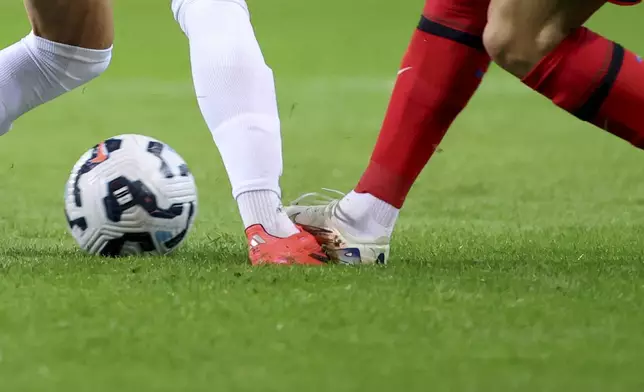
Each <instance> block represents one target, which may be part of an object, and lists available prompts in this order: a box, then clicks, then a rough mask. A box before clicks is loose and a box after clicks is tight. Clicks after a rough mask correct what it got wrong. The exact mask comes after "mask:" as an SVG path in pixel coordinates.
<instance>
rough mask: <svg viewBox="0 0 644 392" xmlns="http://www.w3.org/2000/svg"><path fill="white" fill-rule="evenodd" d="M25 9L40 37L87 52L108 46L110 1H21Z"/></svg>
mask: <svg viewBox="0 0 644 392" xmlns="http://www.w3.org/2000/svg"><path fill="white" fill-rule="evenodd" d="M25 8H26V9H27V13H28V15H29V20H30V21H31V25H32V27H33V30H34V33H35V34H36V35H38V36H40V37H43V38H46V39H48V40H51V41H55V42H60V43H64V44H68V45H73V46H80V47H84V48H90V49H106V48H109V47H110V46H112V42H113V40H114V22H113V15H112V0H25Z"/></svg>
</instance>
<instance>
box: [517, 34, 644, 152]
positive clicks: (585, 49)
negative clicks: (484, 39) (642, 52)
mask: <svg viewBox="0 0 644 392" xmlns="http://www.w3.org/2000/svg"><path fill="white" fill-rule="evenodd" d="M523 82H524V83H525V84H526V85H528V86H530V87H531V88H532V89H534V90H536V91H538V92H539V93H541V94H543V95H545V96H546V97H548V98H550V99H551V100H552V101H553V102H554V103H555V104H556V105H557V106H559V107H561V108H563V109H565V110H567V111H568V112H570V113H572V114H573V115H575V116H577V117H578V118H580V119H581V120H584V121H588V122H591V123H593V124H595V125H597V126H598V127H600V128H602V129H605V130H607V131H608V132H610V133H612V134H614V135H616V136H618V137H620V138H622V139H624V140H627V141H629V142H631V143H632V144H634V145H635V146H637V147H640V148H644V115H642V113H641V112H640V111H641V110H642V108H643V107H644V64H642V59H641V58H640V57H638V56H636V55H635V54H633V53H631V52H629V51H627V50H624V48H622V47H621V46H620V45H618V44H616V43H614V42H612V41H609V40H607V39H606V38H604V37H602V36H600V35H598V34H595V33H594V32H592V31H590V30H588V29H586V28H583V27H582V28H579V29H577V30H575V31H574V32H573V33H572V34H571V35H570V36H568V38H566V40H564V42H562V43H561V44H560V45H559V47H557V49H555V50H554V51H553V52H552V53H550V54H549V55H548V56H546V57H545V58H544V59H543V60H541V62H540V63H539V64H537V66H536V67H535V68H534V69H533V70H532V71H531V72H530V74H529V75H528V76H526V77H525V78H524V80H523Z"/></svg>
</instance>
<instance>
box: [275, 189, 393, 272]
mask: <svg viewBox="0 0 644 392" xmlns="http://www.w3.org/2000/svg"><path fill="white" fill-rule="evenodd" d="M325 190H326V191H329V192H333V193H337V194H339V195H342V196H344V195H343V194H342V193H341V192H338V191H334V190H331V189H325ZM339 203H340V200H339V199H334V198H331V197H328V196H326V195H321V194H319V193H307V194H305V195H302V196H300V197H299V198H298V199H296V200H295V201H293V203H291V205H290V206H288V207H286V213H287V214H288V216H289V218H291V220H292V221H293V222H294V223H295V224H297V225H300V226H301V227H302V228H303V229H304V230H306V231H308V232H309V233H311V234H313V235H314V236H315V238H316V239H317V241H318V243H320V245H322V248H323V249H324V250H325V251H326V253H327V254H328V255H329V257H331V258H332V259H333V260H335V261H337V262H339V263H342V264H349V265H360V264H386V263H387V261H388V259H389V241H390V239H389V237H387V236H385V237H379V238H373V237H366V236H360V234H357V230H355V229H352V227H351V219H350V218H349V217H348V216H347V215H346V214H344V213H343V211H342V209H341V208H340V207H339Z"/></svg>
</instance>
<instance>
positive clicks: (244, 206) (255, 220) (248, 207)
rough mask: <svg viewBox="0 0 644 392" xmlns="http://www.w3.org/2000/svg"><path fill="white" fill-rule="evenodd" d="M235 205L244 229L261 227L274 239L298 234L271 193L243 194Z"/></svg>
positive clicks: (254, 192)
mask: <svg viewBox="0 0 644 392" xmlns="http://www.w3.org/2000/svg"><path fill="white" fill-rule="evenodd" d="M237 203H238V204H239V212H240V213H241V217H242V220H243V221H244V226H245V227H250V226H253V225H262V226H263V227H264V229H265V230H266V231H267V232H268V233H270V234H272V235H274V236H276V237H289V236H291V235H293V234H295V233H297V232H298V231H297V229H296V228H295V225H293V223H292V222H291V220H290V219H289V218H288V215H286V213H285V212H284V211H282V202H281V201H280V198H279V196H278V195H277V193H275V192H273V191H250V192H244V193H242V194H241V195H239V196H238V197H237Z"/></svg>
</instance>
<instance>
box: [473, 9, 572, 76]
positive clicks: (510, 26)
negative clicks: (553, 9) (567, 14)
mask: <svg viewBox="0 0 644 392" xmlns="http://www.w3.org/2000/svg"><path fill="white" fill-rule="evenodd" d="M568 33H569V30H567V29H565V28H563V27H562V26H560V25H558V24H557V23H546V24H545V25H544V26H540V27H538V28H536V29H529V28H525V26H520V25H519V24H518V23H515V22H514V21H512V20H503V19H501V20H499V19H498V18H497V19H495V20H491V21H490V22H489V23H488V25H487V26H486V28H485V31H484V33H483V44H484V45H485V49H486V50H487V52H488V54H489V55H490V57H491V58H492V60H494V62H495V63H497V64H498V65H499V66H500V67H501V68H503V69H505V70H506V71H508V72H510V73H511V74H513V75H515V76H516V77H518V78H523V77H524V76H526V75H527V74H528V73H529V72H530V70H532V69H533V68H534V67H535V66H536V65H537V63H538V62H539V61H540V60H541V59H542V58H543V57H545V56H546V55H547V54H548V53H550V52H551V51H552V50H553V49H555V48H556V47H557V46H558V45H559V44H560V43H561V42H562V41H563V40H564V39H565V38H566V36H567V35H568Z"/></svg>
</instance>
